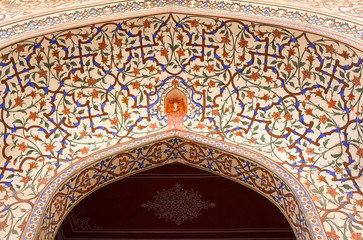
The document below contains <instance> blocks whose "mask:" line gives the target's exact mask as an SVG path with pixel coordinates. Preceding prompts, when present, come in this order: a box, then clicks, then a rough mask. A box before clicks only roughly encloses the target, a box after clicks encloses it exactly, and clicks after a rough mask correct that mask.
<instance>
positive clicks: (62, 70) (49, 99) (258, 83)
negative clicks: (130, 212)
mask: <svg viewBox="0 0 363 240" xmlns="http://www.w3.org/2000/svg"><path fill="white" fill-rule="evenodd" d="M192 2H193V1H190V2H189V3H191V5H193V4H192ZM150 3H152V4H157V2H156V1H152V2H150ZM121 5H122V4H121ZM136 5H137V3H133V4H131V5H128V7H130V6H131V7H130V8H132V7H134V6H136ZM198 6H199V7H202V8H209V7H211V8H212V9H216V8H217V7H219V5H218V4H217V3H216V4H215V5H213V6H210V5H208V6H206V7H204V6H205V5H203V6H202V5H201V4H200V3H198V4H197V5H195V6H194V5H193V7H196V8H195V9H196V11H194V12H193V11H192V12H191V14H190V13H185V12H184V11H182V10H180V9H173V11H172V13H171V12H170V9H169V8H167V9H157V11H158V12H157V13H158V14H154V15H152V16H150V15H143V14H144V13H139V14H138V16H137V17H134V18H133V16H135V15H132V17H130V16H129V15H128V16H129V17H127V18H124V19H121V20H114V18H113V19H112V21H104V20H105V19H101V20H96V19H95V20H94V22H93V23H94V24H91V25H89V24H88V23H82V22H77V24H79V25H77V24H74V25H64V26H61V27H60V28H59V29H58V30H57V29H55V30H56V31H55V30H49V29H48V30H47V31H46V33H44V34H43V33H40V32H36V31H33V30H31V35H23V36H21V39H20V40H21V41H16V40H17V39H15V38H14V39H11V41H9V43H6V44H3V45H2V46H3V48H2V49H1V51H0V55H1V61H0V66H1V70H0V83H1V89H0V90H1V98H2V101H1V103H0V114H1V116H2V117H1V124H0V128H1V138H2V141H3V142H2V145H1V147H2V158H1V161H0V163H1V166H0V179H1V180H0V199H4V200H3V201H1V202H0V206H1V208H2V210H1V211H2V212H3V213H4V214H2V215H1V219H0V228H1V229H0V234H1V235H0V237H2V238H5V239H6V238H18V237H20V235H21V233H22V232H23V231H24V230H25V228H26V226H30V229H35V228H36V227H37V225H34V224H33V225H32V224H30V225H27V224H28V223H30V222H31V221H33V220H34V219H33V217H37V216H35V215H33V217H32V218H30V212H32V211H33V209H35V205H34V204H35V201H36V199H38V200H39V198H41V197H40V193H43V190H44V188H45V186H48V184H49V182H53V180H54V178H55V177H58V174H59V172H62V171H63V170H64V169H66V168H72V167H73V166H76V165H77V164H78V162H80V161H81V162H83V161H82V159H83V158H84V157H86V156H88V155H89V154H93V153H95V152H97V151H100V150H102V149H106V148H107V147H109V146H113V145H115V144H123V143H125V142H128V141H130V140H133V141H137V140H136V139H144V137H145V136H148V135H150V134H158V133H160V132H163V131H165V130H166V129H167V123H168V122H167V117H168V116H167V114H166V113H165V112H164V111H163V109H165V108H164V105H163V103H164V99H165V96H166V94H167V93H168V92H169V91H170V90H171V89H173V88H174V87H175V86H176V87H177V88H178V89H179V90H180V91H182V92H183V94H185V96H186V98H187V100H188V101H187V105H188V106H187V109H188V111H187V114H185V122H184V124H183V127H184V129H185V130H186V131H190V132H192V133H193V134H200V135H202V136H204V137H209V138H213V139H216V141H217V140H221V141H223V144H236V145H238V146H239V147H246V148H248V149H250V150H253V151H256V152H259V153H263V154H264V155H265V156H268V157H270V158H271V159H272V160H273V161H274V162H275V163H276V164H277V165H278V166H280V167H282V168H284V169H285V170H286V172H287V174H291V176H294V177H295V178H296V179H297V180H298V181H299V184H300V185H299V186H301V185H302V184H304V185H305V187H306V188H307V192H308V194H309V195H310V196H311V198H312V199H313V201H314V203H313V204H314V206H315V207H316V208H317V209H318V214H319V218H320V221H321V222H322V224H323V226H318V227H316V229H313V231H314V230H315V231H316V232H319V233H320V231H323V234H322V235H321V236H320V237H321V238H325V237H327V238H337V237H339V236H340V237H342V236H343V235H346V234H348V232H349V234H348V235H349V236H351V238H354V237H356V238H358V237H359V233H358V231H359V229H360V228H361V227H360V225H362V224H363V220H362V208H363V197H362V191H361V186H362V182H361V181H362V180H361V179H362V178H361V176H362V168H361V159H362V157H363V154H362V153H363V150H362V149H363V148H362V141H363V140H362V131H363V130H362V122H363V118H362V112H363V111H362V110H361V108H362V103H361V99H362V94H363V92H362V88H361V85H362V80H361V78H362V58H361V56H362V49H363V47H362V45H361V43H360V41H361V37H360V35H359V32H360V31H361V29H358V28H357V27H352V28H347V27H346V26H348V25H349V24H348V25H345V24H340V23H339V24H336V23H334V24H332V26H333V27H334V29H333V31H334V34H332V33H331V32H328V31H325V30H324V29H323V30H322V29H321V28H319V30H317V29H315V28H313V27H306V26H302V25H299V24H297V25H296V24H289V23H286V22H283V21H277V20H276V19H274V20H271V19H270V20H269V19H268V18H263V17H262V18H254V17H251V16H244V18H243V20H242V19H241V18H240V16H241V15H239V14H232V13H228V14H225V12H219V13H211V14H213V15H202V14H201V13H200V12H198V11H197V10H198ZM223 6H228V9H230V10H232V7H233V9H240V10H241V9H244V10H246V11H247V9H250V10H253V11H254V13H253V14H257V15H258V13H259V12H261V8H260V6H255V5H254V6H253V7H252V8H249V7H248V6H245V7H243V6H242V5H241V4H237V3H234V4H227V5H223ZM236 6H237V7H239V8H236ZM144 7H147V4H146V3H145V6H144ZM242 7H243V8H242ZM107 9H108V8H107V7H104V8H100V9H96V10H94V13H95V14H99V13H100V12H107V11H106V10H107ZM269 10H271V9H269ZM269 10H268V11H267V10H266V11H267V12H266V11H265V12H266V14H271V13H273V14H274V16H275V17H277V16H278V15H279V13H280V11H279V10H278V9H275V10H274V11H269ZM155 11H156V10H155ZM221 11H224V10H221ZM236 11H237V10H236ZM238 11H239V10H238ZM284 12H286V11H284ZM88 13H89V12H87V11H86V12H85V14H86V15H87V14H88ZM149 13H151V12H149ZM203 13H205V12H203ZM286 13H287V14H285V15H282V16H281V18H282V19H286V18H288V17H289V16H290V17H291V16H293V12H286ZM193 14H197V15H193ZM261 14H262V13H261ZM263 14H264V13H263ZM296 14H297V15H298V16H299V17H301V19H302V20H301V21H302V22H309V21H312V20H311V19H313V18H310V17H311V15H309V14H305V15H304V14H302V15H301V14H300V13H296ZM67 16H68V15H67ZM69 16H70V15H69ZM75 16H76V15H75ZM306 16H308V17H306ZM112 17H114V16H112ZM305 17H306V18H305ZM314 19H315V18H314ZM316 19H317V21H316V22H319V24H324V23H329V26H330V23H331V21H330V20H329V18H328V17H325V18H316ZM106 20H110V19H106ZM75 21H78V20H75ZM38 23H42V21H40V20H39V22H38ZM44 24H45V25H46V26H49V24H51V23H49V22H47V21H44ZM84 24H86V25H84ZM314 24H316V23H315V22H314ZM26 26H27V27H29V26H32V25H31V24H29V25H26ZM349 26H350V25H349ZM355 26H357V25H355ZM12 27H14V28H11V29H8V30H9V31H10V32H11V31H13V32H14V31H15V30H16V29H17V28H16V26H15V25H14V26H12ZM29 28H31V27H29ZM14 29H15V30H14ZM354 29H356V30H354ZM357 29H358V30H357ZM19 31H21V32H23V31H25V30H24V29H22V30H19ZM3 33H4V31H1V32H0V34H3ZM23 33H24V32H23ZM319 34H320V35H319ZM337 34H338V35H337ZM339 34H341V35H339ZM15 35H17V34H15ZM19 36H20V35H19ZM0 37H2V38H1V39H7V38H9V37H10V35H6V36H5V38H4V36H3V35H0ZM140 144H141V143H140ZM58 181H59V180H58ZM290 188H291V187H290ZM44 198H47V196H45V197H44ZM48 199H49V198H48ZM308 199H309V198H308ZM306 211H307V212H305V213H308V212H309V211H308V210H306ZM33 212H35V211H33ZM38 212H39V211H38ZM35 214H37V213H36V212H35ZM38 214H40V213H38ZM10 216H11V217H10ZM38 217H39V215H38ZM318 222H319V221H318ZM325 234H326V236H325ZM314 237H315V236H314Z"/></svg>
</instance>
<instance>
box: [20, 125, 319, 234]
mask: <svg viewBox="0 0 363 240" xmlns="http://www.w3.org/2000/svg"><path fill="white" fill-rule="evenodd" d="M173 162H179V163H182V164H187V165H189V166H192V167H196V168H199V169H202V170H205V171H208V172H211V173H214V174H217V175H220V176H222V177H225V178H227V179H230V180H233V181H236V182H238V183H240V184H241V185H243V186H247V187H249V188H251V189H253V190H254V191H256V192H258V193H260V194H261V195H263V196H264V197H266V198H267V199H269V200H270V201H271V202H273V203H274V204H275V205H276V206H277V207H278V208H279V210H280V211H281V212H282V213H283V215H284V216H285V217H286V219H287V221H288V222H289V224H290V226H291V227H292V229H293V231H294V233H295V236H296V237H297V239H326V237H325V235H324V232H323V227H322V224H321V221H320V219H319V217H318V213H317V211H316V209H315V206H314V204H313V201H312V199H311V198H310V196H309V194H308V192H307V191H306V190H305V188H304V187H303V186H302V185H301V184H300V183H299V181H297V180H296V178H295V177H293V176H292V175H291V174H290V173H288V172H287V171H286V170H285V169H283V168H282V167H280V166H279V165H278V164H276V163H275V162H274V161H272V160H271V159H269V158H268V157H266V156H264V155H263V154H261V153H258V152H255V151H253V150H250V149H247V148H245V147H241V146H236V145H233V144H228V143H225V142H222V141H219V140H216V139H212V138H208V137H204V136H200V135H197V134H195V133H191V132H187V131H178V130H175V131H166V132H162V133H158V134H154V135H150V136H146V137H143V138H140V139H138V140H134V141H130V142H127V143H124V144H119V145H116V146H113V147H110V148H106V149H104V150H102V151H99V152H97V153H95V154H92V155H90V156H88V157H86V158H84V159H82V160H80V161H78V162H77V163H75V164H73V165H71V166H70V167H68V168H67V169H65V170H63V171H62V172H61V173H59V174H58V175H57V176H56V177H55V178H53V181H52V182H51V183H49V184H48V185H47V187H46V188H45V189H44V190H43V192H42V193H41V194H40V197H39V198H38V199H37V201H36V203H35V208H34V209H33V211H32V214H31V217H30V218H29V219H30V220H29V221H28V223H27V227H26V229H27V230H26V231H25V232H24V233H23V235H22V237H21V239H24V240H25V239H44V240H46V239H53V238H54V237H55V234H56V232H57V230H58V228H59V227H60V225H61V223H62V221H63V219H64V218H65V217H66V215H67V213H68V212H70V211H71V209H72V208H73V207H74V206H75V205H77V203H79V202H80V201H81V200H82V199H84V198H85V197H86V196H88V195H89V194H91V193H92V192H94V191H95V190H97V189H99V188H102V187H103V186H105V185H107V184H110V183H112V182H115V181H117V180H120V179H122V178H125V177H128V176H131V175H133V174H136V173H139V172H142V171H145V170H149V169H152V168H155V167H159V166H162V165H165V164H169V163H173Z"/></svg>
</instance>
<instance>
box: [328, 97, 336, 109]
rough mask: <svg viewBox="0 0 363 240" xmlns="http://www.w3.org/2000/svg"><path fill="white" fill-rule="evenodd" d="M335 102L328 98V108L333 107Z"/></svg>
mask: <svg viewBox="0 0 363 240" xmlns="http://www.w3.org/2000/svg"><path fill="white" fill-rule="evenodd" d="M336 103H337V101H334V100H333V99H330V101H329V102H328V107H329V108H335V104H336Z"/></svg>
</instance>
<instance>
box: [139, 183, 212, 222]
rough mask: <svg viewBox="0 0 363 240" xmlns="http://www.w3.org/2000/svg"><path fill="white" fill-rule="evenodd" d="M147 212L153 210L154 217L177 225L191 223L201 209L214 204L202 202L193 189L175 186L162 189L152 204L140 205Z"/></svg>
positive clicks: (206, 208) (199, 213)
mask: <svg viewBox="0 0 363 240" xmlns="http://www.w3.org/2000/svg"><path fill="white" fill-rule="evenodd" d="M141 206H142V207H144V208H147V209H148V210H152V209H154V210H155V215H158V216H159V217H160V218H162V219H164V220H165V221H173V222H175V223H176V224H177V225H180V224H182V223H183V222H184V221H187V220H189V221H192V220H193V219H196V218H198V217H199V216H200V215H201V214H202V213H201V211H202V210H203V209H205V210H208V208H209V207H215V203H211V202H209V201H202V200H201V195H199V194H198V192H197V191H195V190H193V189H189V190H187V189H184V188H182V187H181V186H180V184H178V183H177V184H175V185H174V187H173V188H171V189H169V190H165V189H163V190H162V191H161V192H158V193H157V194H156V195H155V196H154V201H153V202H150V201H149V202H147V203H143V204H142V205H141Z"/></svg>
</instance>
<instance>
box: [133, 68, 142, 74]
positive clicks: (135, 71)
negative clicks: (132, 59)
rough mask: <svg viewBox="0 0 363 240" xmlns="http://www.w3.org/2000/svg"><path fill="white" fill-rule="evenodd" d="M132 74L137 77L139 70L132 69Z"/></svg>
mask: <svg viewBox="0 0 363 240" xmlns="http://www.w3.org/2000/svg"><path fill="white" fill-rule="evenodd" d="M132 73H133V74H134V75H135V76H137V75H140V70H139V69H138V68H135V67H134V70H133V71H132Z"/></svg>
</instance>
